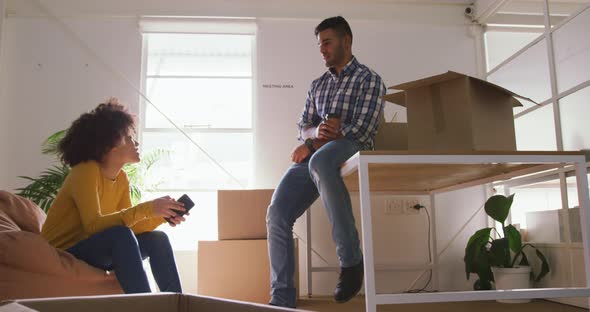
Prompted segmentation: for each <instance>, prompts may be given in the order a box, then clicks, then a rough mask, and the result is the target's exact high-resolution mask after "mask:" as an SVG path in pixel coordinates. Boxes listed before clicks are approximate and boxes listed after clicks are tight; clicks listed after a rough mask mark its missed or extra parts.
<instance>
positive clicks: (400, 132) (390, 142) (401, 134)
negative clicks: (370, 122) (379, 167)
mask: <svg viewBox="0 0 590 312" xmlns="http://www.w3.org/2000/svg"><path fill="white" fill-rule="evenodd" d="M374 145H375V150H376V151H397V150H402V151H405V150H407V149H408V124H407V123H405V122H386V121H385V118H384V117H383V114H381V116H380V118H379V127H378V128H377V134H376V135H375V144H374Z"/></svg>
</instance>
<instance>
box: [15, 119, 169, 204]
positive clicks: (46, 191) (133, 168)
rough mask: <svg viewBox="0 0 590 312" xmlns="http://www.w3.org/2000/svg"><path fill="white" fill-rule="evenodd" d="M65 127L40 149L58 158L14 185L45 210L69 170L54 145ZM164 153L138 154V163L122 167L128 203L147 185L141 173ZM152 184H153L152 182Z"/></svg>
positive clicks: (19, 191) (143, 173)
mask: <svg viewBox="0 0 590 312" xmlns="http://www.w3.org/2000/svg"><path fill="white" fill-rule="evenodd" d="M66 131H67V129H66V130H61V131H58V132H56V133H54V134H52V135H50V136H49V137H48V138H47V139H46V140H45V142H43V145H42V149H41V152H42V153H43V154H44V155H52V156H54V157H55V158H56V160H57V161H58V162H59V164H57V165H53V166H52V167H51V168H48V169H45V170H44V171H43V172H42V173H41V175H39V176H38V177H28V176H20V178H23V179H25V180H28V181H29V182H30V183H29V184H28V185H27V186H25V187H23V188H19V189H17V191H18V193H17V195H20V196H22V197H25V198H27V199H30V200H31V201H32V202H34V203H35V204H37V205H38V206H39V207H40V208H41V209H43V211H45V213H47V210H49V207H51V204H52V203H53V200H54V199H55V196H57V193H58V192H59V189H60V188H61V186H62V185H63V183H64V180H65V178H66V176H67V175H68V173H69V172H70V167H69V166H67V165H66V164H64V163H62V162H61V161H60V159H59V152H58V149H57V146H58V145H59V142H60V141H61V139H63V137H64V136H65V134H66ZM164 154H166V152H165V151H164V150H154V151H152V152H149V153H147V154H146V155H144V156H143V157H141V161H140V162H139V163H137V164H127V165H125V166H124V167H123V170H124V171H125V173H127V176H128V177H129V188H130V192H131V203H132V204H133V205H136V204H138V203H139V202H140V200H141V196H142V192H143V191H144V190H145V189H146V188H147V187H146V185H145V182H144V177H145V176H146V175H147V173H148V171H149V170H150V168H151V167H152V166H153V165H154V164H155V163H156V162H157V161H158V160H159V159H160V158H161V157H162V155H164ZM151 187H153V185H152V186H151Z"/></svg>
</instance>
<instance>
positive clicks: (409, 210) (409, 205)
mask: <svg viewBox="0 0 590 312" xmlns="http://www.w3.org/2000/svg"><path fill="white" fill-rule="evenodd" d="M419 204H420V201H419V200H418V199H417V198H408V199H406V200H404V214H407V215H417V214H420V210H419V209H416V208H414V206H416V205H419Z"/></svg>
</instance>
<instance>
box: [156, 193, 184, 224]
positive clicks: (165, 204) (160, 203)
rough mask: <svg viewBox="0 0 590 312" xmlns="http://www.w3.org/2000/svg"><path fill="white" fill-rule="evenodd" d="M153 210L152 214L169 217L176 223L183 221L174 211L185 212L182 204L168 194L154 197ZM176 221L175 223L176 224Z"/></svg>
mask: <svg viewBox="0 0 590 312" xmlns="http://www.w3.org/2000/svg"><path fill="white" fill-rule="evenodd" d="M152 202H153V206H154V208H153V212H154V216H160V217H163V218H169V219H170V220H177V221H178V223H180V222H182V221H184V218H183V217H181V216H179V215H177V214H176V211H179V212H186V209H184V204H183V203H181V202H177V201H176V200H174V199H173V198H172V197H170V196H164V197H160V198H156V199H154V200H153V201H152ZM178 223H176V224H178Z"/></svg>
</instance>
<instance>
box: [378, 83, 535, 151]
mask: <svg viewBox="0 0 590 312" xmlns="http://www.w3.org/2000/svg"><path fill="white" fill-rule="evenodd" d="M390 89H397V90H403V91H402V92H398V93H394V94H388V95H385V96H384V97H383V99H385V100H386V101H389V102H392V103H394V104H398V105H401V106H405V107H406V108H407V113H408V149H409V150H420V151H444V152H447V151H452V152H457V151H514V150H516V138H515V135H514V115H513V111H512V109H513V107H515V106H522V104H521V103H520V102H519V100H517V98H520V99H525V100H527V101H531V102H534V101H533V100H531V99H528V98H525V97H522V96H520V95H518V94H515V93H513V92H511V91H508V90H506V89H504V88H502V87H499V86H497V85H495V84H492V83H489V82H487V81H484V80H480V79H477V78H473V77H470V76H467V75H464V74H460V73H456V72H452V71H449V72H447V73H445V74H442V75H437V76H432V77H428V78H424V79H420V80H416V81H411V82H407V83H403V84H400V85H397V86H393V87H390Z"/></svg>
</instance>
